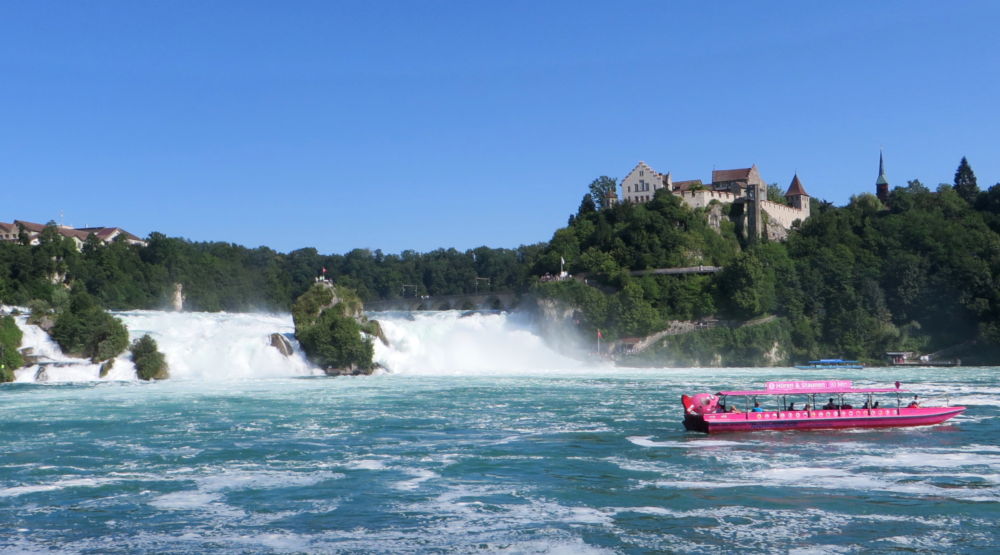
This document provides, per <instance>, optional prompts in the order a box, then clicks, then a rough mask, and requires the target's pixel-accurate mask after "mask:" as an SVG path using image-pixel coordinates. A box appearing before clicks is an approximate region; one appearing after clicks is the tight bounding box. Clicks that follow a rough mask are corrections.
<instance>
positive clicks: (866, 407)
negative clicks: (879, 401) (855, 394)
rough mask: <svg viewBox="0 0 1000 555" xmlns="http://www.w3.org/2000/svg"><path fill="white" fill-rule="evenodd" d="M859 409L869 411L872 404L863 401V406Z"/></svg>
mask: <svg viewBox="0 0 1000 555" xmlns="http://www.w3.org/2000/svg"><path fill="white" fill-rule="evenodd" d="M861 408H863V409H870V408H872V404H871V402H869V401H865V404H863V405H861Z"/></svg>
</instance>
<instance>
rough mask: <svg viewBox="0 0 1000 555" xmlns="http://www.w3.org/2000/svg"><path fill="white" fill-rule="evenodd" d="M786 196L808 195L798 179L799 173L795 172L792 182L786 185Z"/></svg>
mask: <svg viewBox="0 0 1000 555" xmlns="http://www.w3.org/2000/svg"><path fill="white" fill-rule="evenodd" d="M785 196H786V197H794V196H809V193H807V192H806V188H805V187H803V186H802V182H801V181H799V174H795V177H793V178H792V184H791V185H789V186H788V192H786V193H785Z"/></svg>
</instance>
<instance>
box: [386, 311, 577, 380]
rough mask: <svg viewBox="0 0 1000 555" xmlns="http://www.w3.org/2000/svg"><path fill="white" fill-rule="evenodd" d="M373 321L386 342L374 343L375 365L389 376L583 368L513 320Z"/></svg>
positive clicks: (450, 316)
mask: <svg viewBox="0 0 1000 555" xmlns="http://www.w3.org/2000/svg"><path fill="white" fill-rule="evenodd" d="M375 318H376V319H378V321H379V322H380V323H381V324H382V330H383V332H384V333H385V336H386V338H387V339H388V340H389V345H388V346H384V345H382V344H381V343H380V342H376V343H375V360H376V361H377V362H379V363H380V364H381V365H382V366H384V367H385V368H386V369H387V370H388V371H389V372H392V373H397V374H428V375H459V374H460V375H481V374H522V373H538V372H545V373H551V372H559V371H575V370H579V369H581V368H582V367H583V366H584V363H582V362H581V361H579V360H575V359H573V358H570V357H567V356H564V355H562V354H560V353H558V352H556V351H555V350H553V349H552V348H551V347H549V346H548V345H546V344H545V341H544V340H543V339H542V338H541V337H539V336H538V335H536V334H535V333H533V332H532V330H531V326H530V325H529V324H528V323H527V322H525V321H523V320H522V319H520V318H519V317H518V316H517V315H511V314H507V313H502V314H482V313H472V314H463V313H462V312H459V311H455V310H449V311H444V312H417V313H412V314H388V313H386V314H379V315H376V316H375Z"/></svg>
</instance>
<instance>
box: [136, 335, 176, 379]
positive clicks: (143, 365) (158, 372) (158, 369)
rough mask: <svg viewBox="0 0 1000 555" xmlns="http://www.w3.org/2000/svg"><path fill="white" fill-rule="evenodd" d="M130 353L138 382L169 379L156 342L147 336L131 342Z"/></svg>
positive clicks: (164, 360) (164, 361)
mask: <svg viewBox="0 0 1000 555" xmlns="http://www.w3.org/2000/svg"><path fill="white" fill-rule="evenodd" d="M131 351H132V362H133V363H134V364H135V374H136V376H138V377H139V379H140V380H163V379H166V378H168V377H170V374H169V373H168V372H167V360H166V358H164V356H163V353H161V352H160V351H159V348H158V347H157V345H156V340H154V339H153V338H152V337H150V336H149V334H146V335H143V336H142V337H140V338H139V339H136V340H135V341H134V342H132V347H131Z"/></svg>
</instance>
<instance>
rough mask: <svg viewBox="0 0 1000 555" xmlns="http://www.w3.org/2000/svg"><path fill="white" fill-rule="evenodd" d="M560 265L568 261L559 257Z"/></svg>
mask: <svg viewBox="0 0 1000 555" xmlns="http://www.w3.org/2000/svg"><path fill="white" fill-rule="evenodd" d="M559 263H560V264H565V263H566V259H565V258H563V257H561V256H560V257H559Z"/></svg>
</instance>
